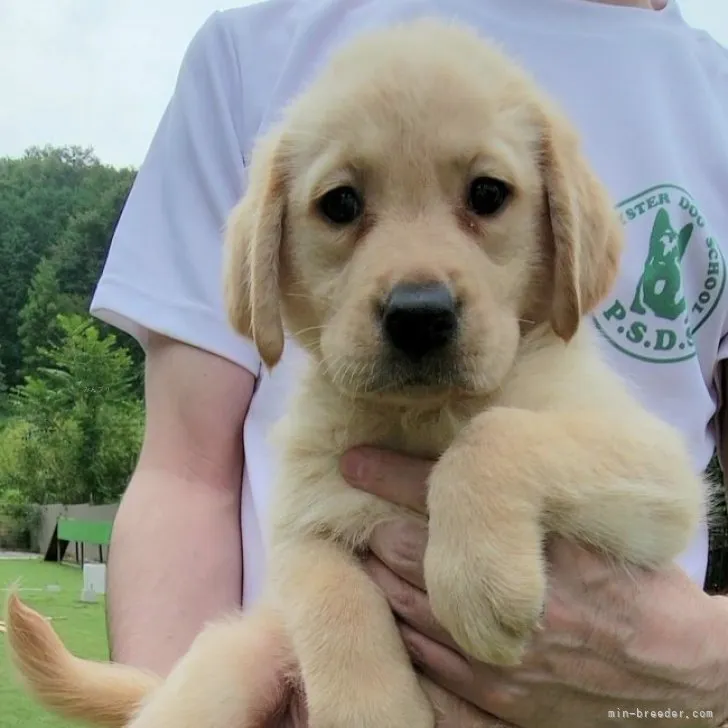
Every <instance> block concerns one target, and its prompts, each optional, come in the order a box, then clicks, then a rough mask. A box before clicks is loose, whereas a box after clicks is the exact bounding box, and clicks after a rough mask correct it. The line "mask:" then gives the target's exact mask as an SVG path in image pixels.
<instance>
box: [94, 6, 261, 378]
mask: <svg viewBox="0 0 728 728" xmlns="http://www.w3.org/2000/svg"><path fill="white" fill-rule="evenodd" d="M243 95H244V93H243V89H242V85H241V80H240V72H239V68H238V64H237V62H236V56H235V48H234V47H233V45H232V40H231V39H230V37H229V35H228V34H227V32H226V29H225V28H224V26H223V25H222V23H221V15H220V14H219V13H216V14H214V15H212V16H211V17H210V18H209V19H208V20H207V22H206V23H205V24H204V25H203V26H202V27H201V29H200V30H199V31H198V32H197V34H196V36H195V37H194V39H193V40H192V42H191V43H190V45H189V47H188V49H187V51H186V53H185V56H184V59H183V61H182V65H181V68H180V71H179V75H178V78H177V83H176V86H175V89H174V93H173V95H172V98H171V100H170V102H169V104H168V106H167V108H166V110H165V113H164V115H163V117H162V119H161V122H160V124H159V127H158V128H157V131H156V133H155V136H154V138H153V140H152V143H151V146H150V148H149V151H148V153H147V156H146V158H145V160H144V162H143V164H142V166H141V168H140V170H139V172H138V174H137V177H136V180H135V182H134V184H133V187H132V190H131V192H130V195H129V198H128V200H127V202H126V205H125V207H124V210H123V212H122V214H121V217H120V219H119V223H118V225H117V227H116V230H115V233H114V236H113V239H112V242H111V246H110V249H109V254H108V256H107V259H106V262H105V265H104V269H103V273H102V275H101V278H100V280H99V282H98V285H97V288H96V290H95V292H94V296H93V299H92V302H91V308H90V310H91V313H92V315H94V316H96V317H97V318H99V319H100V320H102V321H105V322H107V323H109V324H111V325H113V326H115V327H117V328H119V329H121V330H123V331H126V332H127V333H129V334H131V335H132V336H133V337H134V338H136V339H137V341H139V343H140V344H141V345H142V346H143V347H145V346H146V339H147V335H148V332H149V331H155V332H158V333H161V334H165V335H167V336H169V337H172V338H174V339H177V340H180V341H183V342H185V343H188V344H191V345H193V346H195V347H198V348H200V349H204V350H206V351H210V352H212V353H215V354H217V355H219V356H222V357H225V358H227V359H229V360H231V361H233V362H235V363H237V364H239V365H240V366H242V367H245V368H246V369H248V370H249V371H251V372H252V373H253V374H254V375H256V376H257V375H258V373H259V369H260V360H259V357H258V354H257V352H256V350H255V347H254V345H253V344H252V342H251V341H250V340H248V339H246V338H243V337H242V336H240V335H238V334H237V333H236V332H235V331H234V330H233V329H232V327H231V326H230V325H229V323H228V321H227V317H226V315H225V310H224V306H223V301H222V279H221V276H222V273H221V260H222V233H223V229H224V225H225V222H226V219H227V216H228V214H229V212H230V210H231V209H232V207H233V206H234V204H235V202H236V201H237V199H238V198H239V196H240V195H241V194H242V192H243V186H244V180H245V178H246V170H245V165H244V156H243V151H242V149H243V145H242V144H241V134H240V129H241V127H242V121H241V118H240V114H241V113H242V106H243V104H242V101H243Z"/></svg>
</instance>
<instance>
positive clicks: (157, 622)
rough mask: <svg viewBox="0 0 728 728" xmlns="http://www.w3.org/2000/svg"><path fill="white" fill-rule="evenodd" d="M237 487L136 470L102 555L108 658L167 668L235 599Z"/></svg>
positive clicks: (237, 576) (238, 555) (239, 553)
mask: <svg viewBox="0 0 728 728" xmlns="http://www.w3.org/2000/svg"><path fill="white" fill-rule="evenodd" d="M241 587H242V549H241V539H240V503H239V495H234V494H233V493H231V492H230V491H228V490H224V489H215V488H211V487H209V486H207V485H205V484H202V483H197V482H190V481H188V480H184V479H182V478H179V477H175V476H171V475H170V474H168V473H164V472H159V471H153V470H147V471H143V470H142V471H138V472H137V473H136V474H135V475H134V478H133V479H132V482H131V483H130V485H129V488H128V490H127V493H126V494H125V496H124V499H123V501H122V503H121V505H120V507H119V512H118V514H117V517H116V521H115V525H114V531H113V537H112V542H111V547H110V558H109V589H108V592H109V594H108V616H109V633H110V634H109V637H110V642H111V648H112V657H113V659H114V660H116V661H119V662H124V663H129V664H134V665H138V666H140V667H145V668H148V669H152V670H154V671H156V672H158V673H160V674H163V675H164V674H166V673H167V672H168V671H169V670H170V668H171V667H172V665H173V664H174V662H175V661H176V660H177V659H178V658H179V657H180V656H182V655H183V654H184V653H185V652H186V651H187V649H188V647H189V646H190V644H191V643H192V641H193V640H194V638H195V636H196V635H197V633H198V632H199V631H200V629H201V627H202V626H203V625H204V624H205V622H207V621H209V620H210V619H214V618H215V617H217V616H219V615H221V614H223V613H225V612H229V611H231V610H233V609H236V608H239V607H240V601H241Z"/></svg>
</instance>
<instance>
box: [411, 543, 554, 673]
mask: <svg viewBox="0 0 728 728" xmlns="http://www.w3.org/2000/svg"><path fill="white" fill-rule="evenodd" d="M425 584H426V587H427V591H428V594H429V599H430V606H431V608H432V612H433V615H434V616H435V619H436V620H437V621H438V622H439V623H440V624H441V625H442V626H443V627H444V628H445V629H446V630H447V631H448V632H449V633H450V635H451V636H452V638H453V639H454V640H455V642H456V643H457V644H458V645H459V647H460V648H461V649H462V650H463V651H464V652H465V653H466V654H467V655H469V656H471V657H473V658H475V659H477V660H480V661H481V662H487V663H491V664H495V665H503V666H513V665H518V664H519V663H520V662H521V660H522V659H523V654H524V652H525V650H526V648H527V646H528V643H529V642H530V639H531V637H532V635H533V633H534V631H535V630H537V629H539V627H540V622H541V618H542V616H543V612H544V605H545V599H546V574H545V569H544V567H543V563H542V557H541V554H540V553H535V552H532V553H528V554H525V555H522V556H520V557H516V556H513V555H509V556H507V557H506V558H504V559H502V560H499V561H494V560H493V558H492V556H491V557H489V556H488V555H487V552H485V550H484V552H483V553H482V554H481V555H480V556H478V555H476V554H475V553H473V549H472V548H469V547H465V549H464V550H463V551H460V552H459V553H458V552H456V551H454V550H453V549H447V551H442V550H439V549H437V548H432V543H431V544H430V548H428V550H427V552H426V555H425Z"/></svg>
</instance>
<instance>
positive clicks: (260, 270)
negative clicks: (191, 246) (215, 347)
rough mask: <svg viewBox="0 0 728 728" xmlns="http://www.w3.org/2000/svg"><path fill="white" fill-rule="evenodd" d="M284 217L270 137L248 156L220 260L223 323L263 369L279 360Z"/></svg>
mask: <svg viewBox="0 0 728 728" xmlns="http://www.w3.org/2000/svg"><path fill="white" fill-rule="evenodd" d="M285 211H286V189H285V174H284V164H283V160H282V155H281V141H280V135H279V134H278V133H276V132H273V133H271V134H269V135H268V136H267V137H264V138H263V139H261V141H260V142H259V143H258V145H257V146H256V148H255V149H254V151H253V159H252V163H251V167H250V178H249V184H248V189H247V191H246V193H245V195H244V196H243V198H242V199H241V200H240V202H239V203H238V204H237V205H236V206H235V207H234V208H233V211H232V213H231V214H230V217H229V219H228V224H227V226H226V230H225V241H224V256H223V277H224V280H223V287H224V299H225V306H226V308H227V314H228V319H229V320H230V323H231V325H232V326H233V328H234V329H235V330H236V331H237V332H238V333H241V334H243V336H247V337H249V338H251V339H252V340H253V341H254V342H255V345H256V348H257V349H258V352H259V354H260V357H261V359H262V360H263V361H264V362H265V364H266V365H267V366H268V367H273V366H275V365H276V364H277V363H278V361H280V358H281V356H282V354H283V341H284V338H283V323H282V320H281V293H280V288H279V276H280V270H279V268H280V249H281V243H282V238H283V227H284V218H285Z"/></svg>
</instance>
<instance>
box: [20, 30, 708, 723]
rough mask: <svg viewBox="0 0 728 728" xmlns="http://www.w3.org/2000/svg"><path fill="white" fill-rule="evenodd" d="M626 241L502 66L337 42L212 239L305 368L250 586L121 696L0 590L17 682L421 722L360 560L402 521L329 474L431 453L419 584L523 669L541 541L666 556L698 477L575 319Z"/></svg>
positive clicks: (417, 44)
mask: <svg viewBox="0 0 728 728" xmlns="http://www.w3.org/2000/svg"><path fill="white" fill-rule="evenodd" d="M621 246H622V229H621V224H620V221H619V218H618V216H617V214H616V212H615V211H614V207H613V205H612V202H611V200H610V199H609V197H608V195H607V193H606V192H605V190H604V189H603V187H602V185H601V184H600V182H599V181H598V179H597V178H596V177H595V175H594V173H593V172H592V170H591V169H590V167H589V166H588V165H587V163H586V161H585V160H584V158H583V156H582V154H581V152H580V148H579V141H578V138H577V136H576V135H575V132H574V131H573V130H572V128H571V127H570V125H569V123H568V122H567V121H566V120H565V118H564V117H563V116H562V114H561V113H560V111H559V110H558V109H557V108H556V106H555V105H554V104H553V103H552V102H551V101H550V100H549V99H548V98H547V97H546V96H545V95H544V94H542V93H541V92H540V91H539V89H538V88H537V87H536V85H535V84H534V82H533V81H532V80H531V79H530V78H529V77H528V76H527V75H526V74H525V73H524V72H522V71H521V70H519V69H518V68H517V67H516V66H514V64H513V63H512V62H511V61H509V60H508V59H507V58H505V57H504V56H503V55H501V53H500V52H499V51H496V50H495V49H493V48H492V47H490V46H489V45H488V44H486V43H485V42H483V41H482V40H481V39H479V38H478V37H477V36H476V35H475V34H473V33H472V32H470V31H469V30H466V29H464V28H460V27H458V26H456V25H452V24H447V23H441V22H437V21H434V20H422V21H418V22H413V23H408V24H403V25H400V26H397V27H392V28H390V29H387V30H382V31H377V32H374V33H370V34H368V35H364V36H361V37H360V38H358V39H356V40H354V41H353V42H351V43H350V44H348V45H347V46H346V47H345V48H344V49H343V50H341V51H340V52H339V53H337V54H336V55H335V56H334V57H333V58H332V59H331V60H330V62H329V64H328V66H327V67H326V69H325V70H324V71H323V72H322V74H321V75H320V76H319V77H318V79H317V80H315V81H314V82H313V84H312V85H311V86H310V87H309V88H308V89H307V91H306V92H305V93H303V94H302V95H301V96H299V97H298V98H297V99H296V100H295V101H294V102H293V103H292V105H291V106H290V107H289V108H288V109H287V110H286V112H285V114H284V117H283V119H282V121H281V122H280V123H279V124H278V125H277V126H275V127H274V128H273V129H272V130H271V131H269V133H268V134H267V136H266V137H265V138H264V139H263V140H261V142H260V143H259V145H258V146H257V148H256V150H255V153H254V155H253V161H252V167H251V170H250V180H249V187H248V189H247V192H246V194H245V196H244V198H243V199H242V200H241V202H240V203H239V204H238V206H237V207H236V209H235V210H234V212H233V214H232V216H231V219H230V224H229V226H228V229H227V233H226V255H225V266H224V268H225V281H224V284H225V299H226V303H227V309H228V314H229V318H230V320H231V322H232V324H233V325H234V327H235V328H236V330H237V331H239V332H240V333H242V334H244V335H245V336H248V337H251V338H252V339H253V340H254V342H255V344H256V346H257V348H258V350H259V352H260V355H261V357H262V359H263V360H264V362H265V363H266V364H267V365H268V366H269V367H274V366H275V365H276V364H277V363H278V361H279V360H280V358H281V356H282V353H283V350H284V344H285V335H284V332H286V331H287V332H289V333H290V335H291V336H292V337H293V338H294V339H295V341H296V342H297V343H298V344H299V345H300V346H301V347H302V348H303V349H304V350H305V352H307V354H308V357H309V361H310V365H309V367H308V369H307V371H306V372H305V373H304V375H303V379H302V382H301V385H300V387H299V390H298V394H297V396H296V398H295V400H294V401H293V403H292V404H291V408H290V411H289V412H288V415H287V416H286V417H285V420H284V421H283V422H282V423H281V424H280V426H279V428H278V432H277V438H278V441H279V443H280V457H281V461H280V468H279V474H278V479H277V483H276V488H275V493H274V495H273V504H272V508H271V512H272V521H271V524H270V530H269V536H270V540H269V544H270V550H269V554H268V574H269V576H268V581H267V587H266V591H265V594H264V596H263V598H262V600H261V602H260V604H259V606H257V607H255V608H254V609H253V610H252V611H251V612H250V613H248V614H246V615H243V616H241V617H236V618H231V619H230V620H226V621H223V622H220V623H218V624H214V625H211V626H210V627H208V628H207V629H206V630H204V631H203V632H202V633H201V635H200V636H199V638H198V639H197V641H196V642H195V643H194V645H193V646H192V648H191V650H190V651H189V653H188V654H187V656H186V657H185V658H183V659H182V660H181V661H180V663H179V664H178V665H177V667H176V668H175V670H174V671H173V672H172V674H171V675H170V676H169V678H168V679H167V680H166V681H165V682H164V683H163V684H160V683H159V681H156V680H155V679H153V678H149V679H148V680H147V681H146V682H142V683H141V686H140V682H139V680H140V678H139V675H136V674H135V673H133V672H131V673H130V672H129V671H128V670H126V669H122V668H121V667H119V666H109V665H99V666H92V665H90V664H89V663H85V662H80V661H76V662H71V660H70V658H69V656H68V654H67V653H66V652H65V651H64V648H63V647H62V645H61V644H60V643H59V642H56V641H54V637H53V636H52V634H51V633H50V629H51V628H50V627H49V626H48V625H47V624H46V623H45V622H43V620H39V619H38V616H37V615H36V614H35V613H34V612H33V611H32V610H29V609H28V608H27V607H25V606H24V605H22V604H21V603H20V602H19V600H18V599H17V597H14V598H12V599H11V602H10V610H9V618H8V625H9V640H10V645H11V650H12V652H13V655H14V658H15V660H16V663H17V665H18V666H19V668H20V672H21V674H22V675H24V676H25V678H26V680H27V682H28V684H29V687H30V689H31V690H32V691H33V692H34V693H35V694H36V695H37V696H38V698H39V699H40V700H41V701H42V702H44V703H45V704H46V705H48V706H49V707H51V708H53V709H56V710H60V711H61V712H65V713H66V714H68V715H74V716H76V717H83V718H85V719H88V720H91V721H92V722H97V723H103V724H105V725H123V724H124V723H125V721H130V723H129V724H130V725H131V726H133V728H188V727H189V728H200V727H201V726H204V728H230V727H231V726H236V728H253V726H255V725H256V719H257V718H258V716H259V715H260V714H261V713H262V712H265V711H266V710H268V709H270V707H271V705H272V704H273V701H274V700H275V699H276V697H277V696H276V693H275V689H274V688H275V687H276V686H278V687H280V686H281V685H282V681H281V680H282V678H284V677H286V676H288V677H290V678H291V679H300V680H301V681H302V685H303V688H304V690H305V695H306V700H307V708H308V714H309V724H310V725H311V726H312V728H381V727H382V726H388V727H391V728H430V727H431V726H433V725H435V723H436V721H437V715H438V710H439V709H440V708H443V707H446V706H445V703H446V702H447V699H446V698H445V697H444V696H443V694H442V692H438V691H437V689H436V688H435V687H434V686H432V685H431V684H430V683H428V682H427V681H426V680H424V679H422V678H419V677H418V676H417V675H416V673H415V672H414V670H413V668H412V665H411V663H410V661H409V659H408V656H407V654H406V651H405V649H404V646H403V644H402V641H401V639H400V637H399V633H398V631H397V627H396V625H395V621H394V618H393V616H392V614H391V611H390V609H389V607H388V605H387V602H386V601H385V599H384V597H383V595H382V593H381V592H380V591H379V590H378V589H377V587H376V586H375V585H374V584H373V583H372V582H371V581H370V579H369V578H368V577H367V576H366V574H365V573H364V571H363V570H362V568H361V566H360V561H359V559H358V556H359V555H360V554H361V553H362V552H363V551H364V550H365V549H366V547H367V542H368V540H369V538H370V535H371V533H372V530H373V529H374V528H375V527H376V526H377V525H378V524H382V523H384V522H386V521H388V520H390V519H392V518H395V517H398V516H401V515H402V514H403V513H404V510H403V509H401V508H399V507H397V506H393V505H390V504H389V503H385V502H382V501H380V500H379V499H377V498H374V497H372V496H370V495H368V494H367V493H364V492H360V491H358V490H354V489H352V488H350V487H348V486H347V485H346V483H345V482H344V480H343V479H342V477H341V475H340V473H339V467H338V460H339V458H340V456H341V454H342V453H343V452H344V451H345V450H346V449H347V448H349V447H351V446H355V445H360V444H364V443H366V444H370V445H376V446H380V447H384V448H391V449H395V450H399V451H403V452H407V453H410V454H412V455H416V456H420V457H424V458H431V459H432V460H433V461H436V462H435V465H434V468H433V470H432V473H431V476H430V478H429V481H428V492H427V504H428V513H429V516H428V525H429V541H428V545H427V550H426V556H425V565H424V566H425V580H426V584H427V590H428V594H429V598H430V602H431V605H432V609H433V612H434V615H435V617H436V618H437V619H438V621H439V622H440V623H441V624H442V625H443V626H444V627H445V628H446V629H447V630H448V631H449V632H450V634H451V635H452V636H453V638H454V639H455V641H456V642H457V644H458V645H460V647H461V648H462V649H463V650H465V651H466V652H467V653H468V654H470V655H472V656H473V657H474V658H476V659H479V660H484V661H487V662H490V663H494V664H498V665H515V664H517V663H518V662H519V661H520V659H521V657H522V655H523V651H524V649H525V648H526V646H527V644H528V640H529V637H530V635H532V633H533V631H534V630H535V629H537V628H538V627H539V620H540V618H541V615H542V613H543V610H544V600H545V591H546V570H545V564H544V555H543V544H544V539H545V538H546V537H547V536H548V535H549V534H559V535H561V536H564V537H568V538H573V539H578V540H580V541H582V542H585V543H587V544H590V545H592V546H593V547H595V548H598V549H601V550H603V551H604V552H605V553H607V554H610V555H611V556H612V557H613V558H614V560H615V562H618V563H621V564H624V565H627V566H628V565H638V566H642V567H650V568H659V567H661V566H663V565H666V564H668V563H669V562H670V561H671V560H673V559H674V558H675V557H676V556H677V555H678V554H679V553H680V552H681V551H682V550H683V549H684V548H685V547H686V546H687V544H688V542H689V540H690V538H691V536H692V535H693V533H694V530H695V528H696V526H697V523H698V520H699V518H700V516H701V511H702V508H703V484H702V482H701V480H700V479H699V478H698V477H697V476H696V474H695V473H694V470H693V467H692V465H691V462H690V459H689V457H688V455H687V452H686V448H685V445H684V443H683V442H682V441H681V439H680V437H679V436H678V435H677V433H676V432H675V431H673V429H671V428H670V427H668V426H667V425H666V424H664V423H662V422H661V421H659V420H657V419H655V417H653V416H652V415H650V414H649V413H648V412H647V411H645V410H644V409H643V408H642V407H640V406H639V405H638V404H637V402H635V401H634V400H633V399H632V398H631V397H630V395H629V394H628V392H627V390H626V388H625V387H624V386H623V384H622V383H621V382H620V380H619V379H618V377H617V376H616V375H615V374H614V373H613V372H611V371H610V370H609V369H608V368H607V367H606V365H605V364H604V363H603V362H602V361H601V360H600V358H599V356H598V353H597V348H596V345H595V342H594V341H593V340H592V335H591V328H590V327H589V326H588V325H583V324H582V320H583V318H584V316H585V315H586V314H588V313H589V312H590V311H591V310H592V309H593V308H594V307H595V305H596V304H597V303H598V302H599V301H600V300H601V299H602V297H603V296H605V295H606V293H607V292H608V291H609V289H610V286H611V284H612V282H613V279H614V277H615V274H616V271H617V268H618V264H619V257H620V250H621ZM409 515H411V514H409ZM74 659H75V658H74ZM61 663H62V664H63V665H64V666H65V668H66V670H65V672H63V674H61V673H60V672H59V670H58V669H57V667H58V665H59V664H61ZM134 679H136V680H137V682H136V683H135V682H134ZM145 679H146V678H145ZM124 690H126V691H127V693H126V695H127V699H126V702H124V700H123V691H124ZM114 691H116V692H114ZM120 691H121V692H120ZM120 694H121V695H122V700H119V695H120ZM84 701H88V706H89V707H86V708H84V707H83V702H84ZM69 706H71V707H69ZM112 708H113V710H112ZM468 719H469V720H470V721H471V725H473V726H476V725H478V724H479V723H481V722H482V721H481V719H480V718H479V716H477V715H476V714H475V713H472V714H470V715H469V716H468Z"/></svg>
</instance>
